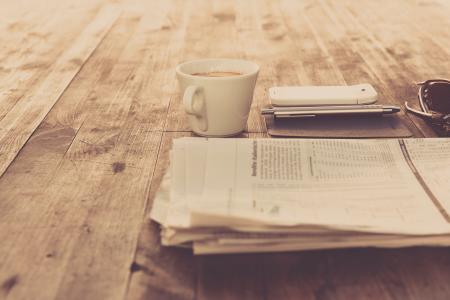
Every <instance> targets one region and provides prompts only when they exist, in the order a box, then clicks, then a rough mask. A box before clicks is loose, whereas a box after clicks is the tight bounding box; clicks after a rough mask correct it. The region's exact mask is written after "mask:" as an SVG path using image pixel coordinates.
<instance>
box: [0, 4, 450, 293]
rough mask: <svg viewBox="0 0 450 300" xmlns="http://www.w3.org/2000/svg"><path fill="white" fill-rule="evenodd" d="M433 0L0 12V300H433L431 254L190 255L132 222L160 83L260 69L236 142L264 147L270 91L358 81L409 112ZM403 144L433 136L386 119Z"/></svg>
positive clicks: (140, 221)
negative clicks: (211, 66)
mask: <svg viewBox="0 0 450 300" xmlns="http://www.w3.org/2000/svg"><path fill="white" fill-rule="evenodd" d="M449 12H450V5H449V4H448V3H447V1H444V0H416V1H410V0H399V1H387V0H382V1H377V2H374V1H370V0H361V1H351V0H344V1H331V0H319V1H315V0H303V1H294V0H280V1H275V0H263V1H257V0H249V1H238V0H230V1H219V0H215V1H207V0H191V1H181V0H170V1H157V0H152V1H140V0H95V1H91V0H80V1H76V2H73V1H56V0H52V1H33V2H29V3H27V5H23V4H22V2H20V1H2V2H0V44H2V47H0V241H1V243H0V299H30V298H32V299H299V298H301V299H447V298H448V297H449V295H450V288H449V286H448V284H447V282H448V280H450V255H449V253H448V250H447V249H446V248H410V249H396V250H380V249H347V250H327V251H307V252H300V253H274V254H258V255H220V256H209V257H194V256H192V254H191V251H190V250H187V249H174V248H166V247H161V245H160V241H159V226H158V225H157V224H155V223H154V222H152V221H150V220H149V219H148V218H147V214H148V212H149V211H150V209H151V205H152V201H153V198H154V195H155V193H156V191H157V190H158V188H159V185H160V182H161V179H162V176H163V174H164V173H165V171H166V170H167V167H168V164H169V159H168V153H169V150H170V148H171V145H172V141H173V139H174V138H177V137H182V136H190V135H191V133H190V129H189V125H188V123H187V118H186V115H185V113H184V110H183V107H182V103H181V97H180V93H179V88H178V84H177V82H176V79H175V72H174V68H175V66H176V65H177V64H179V63H180V62H183V61H186V60H191V59H197V58H206V57H230V58H243V59H248V60H252V61H255V62H256V63H258V64H259V65H260V67H261V72H260V75H259V79H258V83H257V86H256V89H255V94H254V101H253V104H252V108H251V112H250V117H249V121H248V127H247V132H246V133H244V134H242V135H241V136H240V137H242V138H246V137H250V138H267V137H268V135H267V133H266V127H265V124H264V120H263V119H262V118H261V116H260V109H261V107H263V106H265V105H267V104H268V96H267V89H268V88H269V87H271V86H276V85H298V84H300V85H326V84H354V83H360V82H369V83H371V84H372V85H374V86H375V88H376V89H377V91H378V92H379V94H380V102H382V103H390V104H396V105H402V104H403V102H404V101H405V100H409V101H411V102H412V103H413V104H414V105H417V103H416V101H415V100H416V92H417V87H416V86H415V84H414V83H415V82H416V81H420V80H423V79H428V78H433V77H444V78H445V77H447V78H449V77H450V59H449V57H450V50H449V49H450V48H449V46H450V32H449V31H448V28H449V26H450V19H449V18H448V15H449ZM400 118H401V120H402V121H403V122H404V123H405V124H406V125H407V126H408V127H409V129H410V130H411V131H412V132H413V134H414V136H416V137H421V136H425V137H431V136H435V133H434V132H433V131H432V130H431V129H430V128H429V126H428V124H427V123H426V122H424V121H423V120H421V119H420V118H417V117H414V116H411V115H408V114H405V112H402V113H401V114H400Z"/></svg>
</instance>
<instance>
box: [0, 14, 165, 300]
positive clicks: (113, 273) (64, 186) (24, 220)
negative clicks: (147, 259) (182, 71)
mask: <svg viewBox="0 0 450 300" xmlns="http://www.w3.org/2000/svg"><path fill="white" fill-rule="evenodd" d="M153 8H155V12H154V13H152V14H148V15H146V16H145V17H143V18H138V19H137V20H135V21H133V18H131V21H132V23H133V22H134V23H135V22H136V21H139V27H138V29H137V30H136V33H134V34H133V35H132V38H131V39H130V41H129V42H128V43H127V41H126V40H123V41H122V42H123V43H125V44H127V47H126V48H125V49H124V50H123V51H122V50H120V47H118V49H117V48H116V50H115V51H119V50H120V51H119V53H120V52H122V53H121V55H120V57H119V58H118V61H117V62H115V63H114V58H112V59H111V60H110V61H109V63H114V65H113V67H112V69H110V70H108V69H105V66H103V68H100V70H99V71H100V73H98V71H97V72H94V76H93V77H90V76H89V74H88V73H84V74H83V73H80V74H83V75H86V77H80V78H79V80H81V81H90V80H94V81H95V78H96V76H99V77H100V78H99V79H98V80H99V81H98V82H97V84H95V82H94V84H93V85H92V86H90V85H89V84H88V83H84V84H81V83H79V85H81V86H84V87H87V88H89V87H91V88H93V90H91V91H90V92H86V91H83V92H79V93H80V94H78V95H81V96H83V97H85V100H84V102H85V103H83V104H82V105H84V108H83V110H87V113H86V114H82V117H81V116H79V115H77V114H74V115H75V118H76V120H75V121H73V124H75V125H76V126H80V128H79V130H78V132H77V135H76V137H75V139H74V141H73V142H72V143H71V144H70V147H69V148H68V149H66V150H67V152H66V153H65V154H64V157H63V159H62V160H61V161H60V162H59V163H58V165H57V168H56V170H55V171H54V172H52V174H51V175H48V176H49V177H50V179H51V180H50V181H49V182H48V183H47V186H46V187H45V188H44V189H43V190H39V189H37V190H35V191H34V192H35V194H33V195H32V197H31V198H30V199H26V198H25V199H18V200H21V202H19V203H20V204H22V205H20V204H19V205H17V204H16V205H12V208H13V209H10V210H8V211H6V212H5V211H2V213H3V214H6V215H3V217H2V226H3V225H4V226H3V228H4V230H2V232H1V233H0V234H1V235H2V239H6V240H8V241H11V243H10V245H5V246H4V247H5V248H3V247H1V250H2V252H4V253H5V256H2V258H3V257H5V261H3V263H1V264H0V265H1V267H2V269H1V271H2V272H1V276H2V277H3V278H2V279H1V280H0V282H6V281H8V280H9V279H10V278H18V280H19V281H18V283H17V284H16V285H15V286H14V289H12V290H10V291H9V293H10V296H11V297H18V298H19V297H22V296H26V295H27V294H28V293H33V294H34V295H35V298H45V299H48V298H65V299H68V298H73V299H81V298H82V299H89V298H93V299H103V298H121V297H122V296H123V293H124V292H125V288H126V285H127V278H128V276H129V272H130V271H129V267H130V264H131V261H132V257H133V253H134V247H135V244H136V239H137V233H138V229H139V227H140V225H141V222H142V218H143V211H144V205H145V200H146V198H147V194H148V186H149V183H150V178H151V176H152V173H153V168H154V165H155V163H156V157H157V154H158V149H159V144H160V140H161V132H159V131H155V130H154V128H153V123H152V122H147V123H142V122H141V120H140V119H139V118H138V115H136V114H135V113H134V112H133V111H132V110H130V108H131V107H132V106H133V102H134V101H136V97H137V96H139V95H140V94H139V93H140V92H141V91H142V86H143V84H142V83H143V82H145V81H147V80H152V76H151V74H152V73H150V72H148V70H149V69H150V68H151V67H152V66H153V65H155V63H159V61H158V53H155V52H153V51H152V50H153V49H152V48H151V47H150V48H149V47H148V45H152V40H154V39H155V38H156V37H157V36H158V33H159V32H158V30H155V29H159V28H160V27H161V26H163V24H164V21H165V14H164V10H165V9H166V8H165V7H162V6H161V5H160V6H159V7H155V6H153ZM158 9H159V10H158ZM161 13H163V14H162V15H161ZM132 27H133V25H132V26H131V28H132ZM122 48H123V47H122ZM110 51H111V50H110ZM155 54H156V57H157V59H156V60H154V59H153V55H155ZM98 55H100V56H101V55H103V54H101V53H99V54H98ZM113 57H114V56H113ZM89 63H90V62H88V64H89ZM92 63H96V61H95V60H94V61H93V62H92ZM105 63H108V62H105ZM89 68H90V70H93V69H95V68H94V66H90V67H89ZM95 74H96V75H95ZM155 74H158V72H155ZM102 75H103V76H105V77H106V78H101V77H102ZM77 78H78V77H77ZM77 80H78V79H77ZM155 84H158V83H156V82H155ZM75 86H76V85H75ZM70 89H71V87H69V90H68V92H67V93H68V95H72V96H74V95H77V92H76V91H74V92H72V93H71V92H70ZM63 100H64V97H63ZM70 100H73V99H72V98H71V97H68V98H67V101H70ZM140 101H142V100H140ZM69 104H70V102H66V103H65V105H64V107H65V109H67V111H66V112H65V113H63V115H62V120H59V119H58V117H59V116H58V115H54V116H52V117H49V118H48V121H49V122H53V121H56V126H57V127H59V126H63V125H62V124H61V123H65V122H69V123H70V122H71V121H72V120H71V117H72V116H73V114H72V113H73V112H72V111H70V110H71V109H73V107H72V108H70V106H69ZM72 104H73V103H72ZM142 107H143V111H142V112H141V114H142V115H147V116H151V115H152V113H154V112H153V111H152V106H151V105H147V106H145V105H143V106H142ZM60 108H61V110H57V111H55V113H57V112H61V111H62V110H63V109H62V107H60ZM52 113H53V112H51V114H52ZM83 118H84V120H83V121H82V122H80V120H82V119H83ZM60 121H61V123H60ZM72 130H73V129H72ZM71 133H72V132H71ZM41 142H45V141H42V140H41ZM60 146H62V147H65V145H60ZM12 170H13V168H12ZM14 200H15V199H7V201H6V200H5V202H7V203H6V205H5V204H4V203H3V205H5V206H6V207H7V208H8V207H11V205H8V204H10V203H11V202H13V201H14ZM2 202H3V201H2ZM18 216H20V217H19V218H18ZM11 234H12V235H13V236H11ZM4 235H6V236H4ZM30 236H35V237H36V238H35V240H32V241H31V242H30ZM35 243H36V244H35ZM24 244H27V245H28V247H23V245H24ZM2 246H3V245H2ZM8 246H9V247H8ZM106 255H107V256H108V260H105V259H103V260H102V259H101V258H104V257H105V256H106ZM17 257H21V258H22V259H21V260H20V263H18V262H17V260H16V261H14V260H12V259H11V258H17ZM8 258H9V259H8ZM42 258H45V261H44V263H37V260H38V261H41V260H42ZM30 266H34V267H35V268H33V267H32V268H31V269H30ZM42 287H45V288H42ZM100 287H105V288H100Z"/></svg>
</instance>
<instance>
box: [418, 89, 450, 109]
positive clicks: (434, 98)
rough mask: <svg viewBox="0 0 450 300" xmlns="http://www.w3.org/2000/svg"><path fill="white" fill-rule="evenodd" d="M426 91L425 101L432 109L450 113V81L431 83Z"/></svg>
mask: <svg viewBox="0 0 450 300" xmlns="http://www.w3.org/2000/svg"><path fill="white" fill-rule="evenodd" d="M425 93H426V96H425V97H424V98H425V102H426V103H427V105H428V107H429V108H430V109H431V110H432V111H435V112H440V113H444V114H449V113H450V83H447V82H434V83H431V84H430V85H429V86H428V88H427V89H426V92H425Z"/></svg>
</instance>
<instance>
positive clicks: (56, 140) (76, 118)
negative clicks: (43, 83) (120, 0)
mask: <svg viewBox="0 0 450 300" xmlns="http://www.w3.org/2000/svg"><path fill="white" fill-rule="evenodd" d="M139 20H140V17H135V16H130V17H128V16H127V17H122V18H121V19H120V20H118V22H117V23H116V24H115V25H114V26H113V28H112V29H111V32H110V33H109V34H108V36H107V37H106V38H105V39H104V40H103V41H102V42H101V43H100V45H99V46H98V48H97V50H96V51H95V52H94V53H93V55H92V57H91V58H90V60H89V62H88V63H86V64H85V65H84V66H83V68H82V69H81V70H80V72H79V73H78V75H77V76H76V78H75V79H74V81H73V82H72V83H71V84H70V88H68V89H67V90H66V91H65V93H64V94H63V96H62V97H61V99H60V100H59V101H58V102H57V103H56V104H55V106H54V107H53V108H52V111H51V112H50V113H49V114H48V115H47V116H46V117H45V119H44V120H43V122H42V123H41V124H40V126H39V127H38V128H37V129H36V131H35V132H34V133H33V135H32V136H31V138H30V139H29V140H28V142H27V143H26V144H25V146H24V147H23V148H22V149H21V151H20V152H19V154H18V156H17V157H16V159H15V160H14V161H13V162H12V163H11V165H10V166H9V168H8V170H7V171H6V172H5V173H4V174H3V176H2V177H1V178H0V199H8V198H9V199H18V200H17V201H0V212H3V215H4V214H7V213H8V212H10V211H13V210H18V209H20V208H19V207H20V205H21V204H20V203H21V202H23V203H26V201H29V200H31V198H32V197H33V196H36V195H38V194H40V193H42V192H43V190H44V189H45V188H46V187H47V185H48V183H49V181H51V179H52V176H53V173H54V172H55V170H56V169H57V167H58V165H59V164H60V162H61V160H62V159H63V157H64V154H65V153H66V152H67V150H68V148H69V146H70V144H71V143H72V141H73V139H74V138H75V136H76V134H77V132H78V130H79V129H80V127H81V125H82V124H83V122H84V121H85V119H86V118H87V116H88V115H89V113H90V112H91V111H92V110H93V109H98V107H99V106H100V104H98V103H97V102H96V99H97V95H96V94H97V91H96V89H97V85H102V84H103V85H104V84H106V83H107V82H108V80H109V79H110V78H111V71H112V68H113V66H114V65H115V64H116V63H117V61H118V59H119V57H120V55H121V53H122V51H123V50H124V48H125V46H126V44H127V42H128V41H129V38H130V37H131V36H132V35H133V33H134V31H135V29H136V25H137V23H138V22H139Z"/></svg>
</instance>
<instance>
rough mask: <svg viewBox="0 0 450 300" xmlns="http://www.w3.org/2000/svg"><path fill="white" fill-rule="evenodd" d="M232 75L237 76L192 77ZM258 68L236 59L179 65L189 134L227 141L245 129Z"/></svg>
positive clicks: (253, 64) (179, 79)
mask: <svg viewBox="0 0 450 300" xmlns="http://www.w3.org/2000/svg"><path fill="white" fill-rule="evenodd" d="M209 72H235V73H240V75H234V76H225V77H208V76H197V75H192V74H196V73H209ZM258 72H259V66H258V65H257V64H255V63H253V62H250V61H245V60H239V59H202V60H194V61H189V62H185V63H182V64H180V65H178V66H177V68H176V73H177V78H178V81H179V83H180V88H181V92H182V95H183V104H184V109H185V111H186V113H187V114H188V118H189V124H190V126H191V129H192V131H194V132H195V133H196V134H198V135H201V136H212V137H226V136H232V135H236V134H239V133H241V132H242V131H243V130H244V129H245V126H246V125H247V119H248V114H249V112H250V106H251V104H252V98H253V90H254V88H255V84H256V78H257V77H258Z"/></svg>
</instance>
